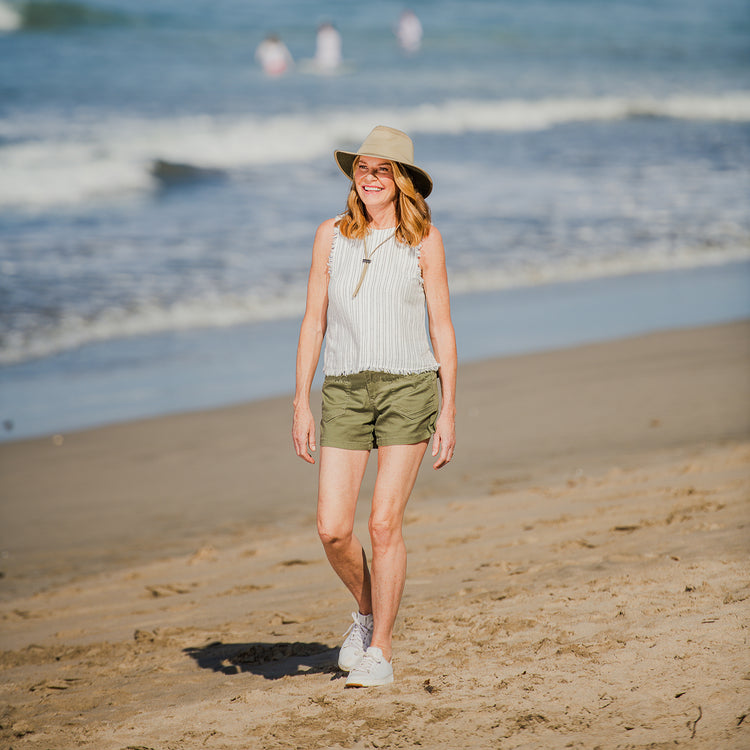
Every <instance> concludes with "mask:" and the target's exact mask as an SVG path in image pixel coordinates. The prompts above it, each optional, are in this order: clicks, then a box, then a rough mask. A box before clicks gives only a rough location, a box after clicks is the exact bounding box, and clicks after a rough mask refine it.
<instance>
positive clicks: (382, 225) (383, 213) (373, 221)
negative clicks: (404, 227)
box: [368, 206, 398, 229]
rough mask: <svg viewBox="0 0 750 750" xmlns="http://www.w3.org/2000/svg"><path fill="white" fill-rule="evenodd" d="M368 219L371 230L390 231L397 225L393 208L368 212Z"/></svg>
mask: <svg viewBox="0 0 750 750" xmlns="http://www.w3.org/2000/svg"><path fill="white" fill-rule="evenodd" d="M368 219H369V225H370V228H371V229H390V228H391V227H395V226H396V225H397V224H398V220H397V218H396V209H395V208H393V206H388V207H387V208H383V209H381V210H380V211H372V212H371V211H368Z"/></svg>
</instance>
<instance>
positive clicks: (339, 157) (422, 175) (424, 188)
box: [333, 150, 432, 198]
mask: <svg viewBox="0 0 750 750" xmlns="http://www.w3.org/2000/svg"><path fill="white" fill-rule="evenodd" d="M333 155H334V157H335V159H336V163H337V164H338V165H339V169H340V170H341V171H342V172H343V173H344V174H345V175H346V176H347V177H348V178H349V179H350V180H353V179H354V175H353V174H352V168H353V167H354V160H355V159H356V158H357V157H358V156H373V157H375V158H377V159H387V158H388V157H384V156H382V154H366V153H355V152H352V151H341V150H337V151H334V152H333ZM388 161H395V162H396V163H397V164H400V165H401V166H402V167H403V168H404V169H405V170H406V171H407V172H408V173H409V176H410V177H411V179H412V182H413V183H414V187H415V188H416V189H417V190H418V191H419V192H420V193H421V194H422V197H423V198H426V197H427V196H428V195H429V194H430V193H431V192H432V177H430V175H429V174H427V172H425V171H424V169H420V168H419V167H416V166H414V164H409V163H407V162H403V161H399V160H398V159H388Z"/></svg>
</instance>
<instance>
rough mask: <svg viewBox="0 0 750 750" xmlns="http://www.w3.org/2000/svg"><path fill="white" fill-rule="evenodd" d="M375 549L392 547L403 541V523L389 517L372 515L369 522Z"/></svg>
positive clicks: (371, 539)
mask: <svg viewBox="0 0 750 750" xmlns="http://www.w3.org/2000/svg"><path fill="white" fill-rule="evenodd" d="M368 527H369V531H370V541H371V542H372V546H373V549H377V548H384V547H390V546H392V545H393V544H399V543H400V542H401V523H400V522H399V521H397V520H396V519H393V518H388V517H383V518H380V517H370V521H369V524H368Z"/></svg>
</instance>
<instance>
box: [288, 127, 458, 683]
mask: <svg viewBox="0 0 750 750" xmlns="http://www.w3.org/2000/svg"><path fill="white" fill-rule="evenodd" d="M335 158H336V161H337V163H338V165H339V167H340V168H341V170H342V171H343V172H344V174H346V175H347V176H348V177H349V178H350V179H351V180H352V185H351V189H350V192H349V197H348V200H347V210H346V212H345V213H344V214H342V215H341V216H339V217H336V218H334V219H329V220H328V221H325V222H323V224H321V225H320V226H319V227H318V230H317V232H316V235H315V242H314V245H313V258H312V265H311V268H310V278H309V282H308V288H307V307H306V310H305V316H304V319H303V321H302V326H301V329H300V338H299V346H298V349H297V390H296V395H295V399H294V424H293V430H292V432H293V439H294V447H295V450H296V452H297V455H298V456H299V457H300V458H302V459H304V460H305V461H307V462H308V463H311V464H312V463H315V459H314V458H313V457H312V455H311V454H310V451H315V450H316V439H315V420H314V418H313V415H312V411H311V410H310V388H311V385H312V380H313V375H314V374H315V370H316V368H317V365H318V359H319V357H320V350H321V346H322V344H323V338H324V337H325V340H326V350H325V358H324V368H323V369H324V374H325V380H324V384H323V418H322V420H321V439H320V446H321V448H320V476H319V488H318V534H319V536H320V539H321V541H322V542H323V546H324V549H325V552H326V556H327V557H328V560H329V562H330V563H331V566H332V567H333V569H334V570H335V571H336V573H337V574H338V575H339V577H340V578H341V580H342V581H343V582H344V584H345V585H346V587H347V588H348V589H349V591H350V592H351V593H352V594H353V596H354V598H355V600H356V602H357V607H358V611H357V612H354V613H353V614H352V618H353V621H354V622H353V624H352V625H351V626H350V628H349V630H348V631H347V638H346V640H345V641H344V644H343V645H342V647H341V650H340V652H339V667H340V668H341V669H342V670H344V671H346V672H349V676H348V678H347V681H346V686H347V687H369V686H374V685H386V684H389V683H391V682H393V668H392V666H391V639H392V636H393V626H394V622H395V620H396V614H397V612H398V608H399V604H400V602H401V595H402V592H403V588H404V581H405V578H406V547H405V545H404V540H403V536H402V523H403V518H404V511H405V509H406V503H407V501H408V499H409V495H410V494H411V491H412V488H413V487H414V482H415V481H416V478H417V472H418V470H419V466H420V463H421V462H422V458H423V456H424V454H425V451H426V449H427V444H428V442H429V439H430V437H432V436H433V433H434V437H433V447H432V456H433V457H434V458H435V459H436V460H435V462H434V464H433V468H435V469H439V468H440V467H442V466H445V465H446V464H447V463H448V462H449V461H450V460H451V458H452V457H453V450H454V445H455V388H456V341H455V335H454V331H453V324H452V322H451V316H450V303H449V296H448V280H447V273H446V268H445V251H444V249H443V242H442V239H441V237H440V233H439V232H438V230H437V229H435V227H433V226H432V225H431V223H430V209H429V207H428V206H427V203H426V202H425V198H426V197H427V196H428V195H429V194H430V192H431V190H432V180H431V178H430V176H429V175H428V174H427V172H425V171H424V170H423V169H421V168H419V167H417V166H416V165H415V164H414V163H413V161H414V150H413V145H412V142H411V139H410V138H409V137H408V136H407V135H406V133H402V132H401V131H399V130H394V129H393V128H387V127H384V126H378V127H376V128H375V129H374V130H373V131H372V132H371V133H370V134H369V135H368V136H367V138H366V139H365V141H364V143H363V144H362V146H361V148H360V149H359V151H357V152H356V153H352V152H348V151H336V152H335ZM425 304H426V306H427V314H428V323H429V337H430V340H431V342H432V351H431V350H430V344H429V342H428V338H427V332H426V331H425ZM433 352H434V355H433ZM438 380H439V382H440V391H441V396H442V398H441V403H440V413H439V415H438V413H437V412H438V391H437V383H438ZM373 448H377V449H378V470H377V478H376V482H375V490H374V494H373V498H372V509H371V512H370V518H369V532H370V541H371V545H372V569H371V570H370V568H369V567H368V564H367V558H366V555H365V553H364V551H363V549H362V545H361V544H360V542H359V540H358V539H357V538H356V536H354V534H353V528H354V512H355V509H356V505H357V497H358V494H359V489H360V485H361V483H362V477H363V476H364V472H365V467H366V465H367V460H368V457H369V454H370V451H371V450H372V449H373Z"/></svg>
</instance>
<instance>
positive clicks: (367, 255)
mask: <svg viewBox="0 0 750 750" xmlns="http://www.w3.org/2000/svg"><path fill="white" fill-rule="evenodd" d="M395 236H396V232H393V233H392V234H390V235H388V237H386V238H385V239H384V240H383V241H382V242H380V243H378V244H377V245H376V246H375V247H374V248H373V249H372V252H367V235H365V239H364V246H365V257H364V258H362V273H361V275H360V277H359V282H358V283H357V288H356V289H355V290H354V294H352V299H354V298H355V297H356V296H357V294H358V293H359V290H360V289H361V287H362V282H363V281H364V280H365V276H367V269H368V268H369V267H370V263H372V256H373V255H375V251H376V250H377V249H378V248H379V247H382V246H383V245H385V243H386V242H388V241H389V240H392V239H393V238H394V237H395Z"/></svg>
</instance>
